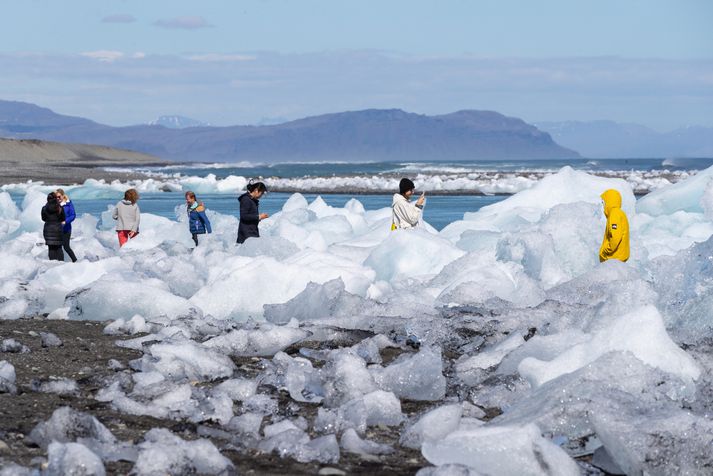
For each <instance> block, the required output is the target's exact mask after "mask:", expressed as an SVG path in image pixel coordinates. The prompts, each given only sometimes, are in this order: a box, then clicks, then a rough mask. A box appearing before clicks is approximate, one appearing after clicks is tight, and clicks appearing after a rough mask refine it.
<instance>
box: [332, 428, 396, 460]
mask: <svg viewBox="0 0 713 476" xmlns="http://www.w3.org/2000/svg"><path fill="white" fill-rule="evenodd" d="M340 443H341V447H342V449H343V450H344V451H347V452H349V453H356V454H360V455H388V454H391V453H393V452H394V449H393V448H392V447H391V446H389V445H385V444H381V443H376V442H374V441H369V440H363V439H361V438H359V435H357V433H356V431H354V429H353V428H349V429H347V430H346V431H344V433H342V439H341V442H340Z"/></svg>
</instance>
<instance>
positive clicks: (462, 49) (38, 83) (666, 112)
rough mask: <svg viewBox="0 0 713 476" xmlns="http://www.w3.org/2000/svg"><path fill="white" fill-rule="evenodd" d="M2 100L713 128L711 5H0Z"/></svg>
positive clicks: (694, 1)
mask: <svg viewBox="0 0 713 476" xmlns="http://www.w3.org/2000/svg"><path fill="white" fill-rule="evenodd" d="M0 8H2V10H1V11H2V15H0V32H1V33H0V39H1V40H2V41H0V91H2V92H0V98H1V99H14V100H25V101H30V102H35V103H38V104H41V105H43V106H47V107H50V108H53V109H55V110H57V111H58V112H62V113H65V114H74V115H80V116H85V117H89V118H92V119H94V120H97V121H100V122H105V123H109V124H113V125H126V124H133V123H140V122H146V121H149V120H151V119H153V118H154V117H156V116H158V115H160V114H183V115H187V116H190V117H195V118H197V119H201V120H204V121H209V122H211V123H214V124H218V125H227V124H244V123H257V122H260V121H262V120H274V119H280V118H283V119H293V118H298V117H303V116H306V115H311V114H319V113H324V112H334V111H340V110H347V109H362V108H369V107H379V108H382V107H383V108H387V107H398V108H403V109H406V110H409V111H413V112H419V113H426V114H433V113H444V112H451V111H454V110H457V109H466V108H467V109H491V110H496V111H499V112H503V113H505V114H508V115H513V116H517V117H521V118H523V119H525V120H527V121H531V122H535V121H545V120H568V119H575V120H592V119H613V120H617V121H622V122H638V123H642V124H646V125H649V126H651V127H654V128H657V129H659V130H668V129H673V128H675V127H680V126H685V125H689V124H702V125H708V126H713V113H711V111H713V28H711V27H710V25H712V24H713V2H710V1H703V0H681V1H673V0H671V1H660V0H648V1H642V0H619V1H611V0H600V1H596V2H595V1H576V0H568V1H565V0H549V1H548V0H541V1H535V0H519V1H515V0H501V1H475V0H440V1H430V0H429V1H422V0H410V1H402V0H381V1H365V0H361V1H350V0H234V1H218V0H208V1H204V2H189V1H175V0H174V1H163V0H150V1H146V0H144V1H138V0H124V1H119V0H116V1H96V0H92V1H89V0H75V1H72V0H68V1H66V2H57V1H51V0H26V1H6V0H0Z"/></svg>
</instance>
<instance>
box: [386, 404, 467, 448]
mask: <svg viewBox="0 0 713 476" xmlns="http://www.w3.org/2000/svg"><path fill="white" fill-rule="evenodd" d="M462 414H463V406H462V405H461V404H459V403H454V404H451V405H444V406H442V407H438V408H436V409H434V410H431V411H429V412H428V413H426V414H425V415H423V416H422V417H421V418H419V420H418V421H417V422H416V423H414V424H413V425H411V426H409V427H407V428H406V430H404V432H403V433H402V434H401V439H400V440H399V443H401V446H405V447H407V448H415V449H418V448H421V444H423V442H424V441H434V440H440V439H442V438H444V437H445V436H446V435H448V434H449V433H451V432H453V431H455V430H457V429H458V425H459V424H460V417H461V415H462Z"/></svg>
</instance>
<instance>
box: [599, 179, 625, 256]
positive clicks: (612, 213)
mask: <svg viewBox="0 0 713 476" xmlns="http://www.w3.org/2000/svg"><path fill="white" fill-rule="evenodd" d="M601 197H602V200H604V215H606V217H607V227H606V229H605V230H604V240H602V246H601V248H599V261H601V262H604V261H606V260H608V259H618V260H619V261H626V260H628V259H629V220H628V219H627V218H626V213H624V210H622V209H621V194H620V193H619V192H618V191H616V190H614V189H609V190H607V191H606V192H604V193H602V195H601Z"/></svg>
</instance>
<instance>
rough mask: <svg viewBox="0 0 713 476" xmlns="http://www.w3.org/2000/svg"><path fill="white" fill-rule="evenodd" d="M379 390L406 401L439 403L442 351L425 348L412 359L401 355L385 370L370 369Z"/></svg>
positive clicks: (442, 390)
mask: <svg viewBox="0 0 713 476" xmlns="http://www.w3.org/2000/svg"><path fill="white" fill-rule="evenodd" d="M369 371H370V372H371V374H372V375H373V377H374V381H375V382H376V384H377V385H378V386H379V388H381V389H383V390H386V391H389V392H394V393H395V394H396V395H397V396H398V397H400V398H406V399H409V400H427V401H433V400H440V399H442V398H443V397H444V396H445V395H446V378H445V377H444V376H443V361H442V359H441V349H440V348H439V347H438V348H432V347H425V348H423V349H422V350H421V351H420V352H418V353H417V354H415V355H408V354H402V355H401V356H400V357H399V358H398V359H396V361H395V362H394V363H392V364H391V365H389V366H388V367H386V368H378V367H370V368H369Z"/></svg>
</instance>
